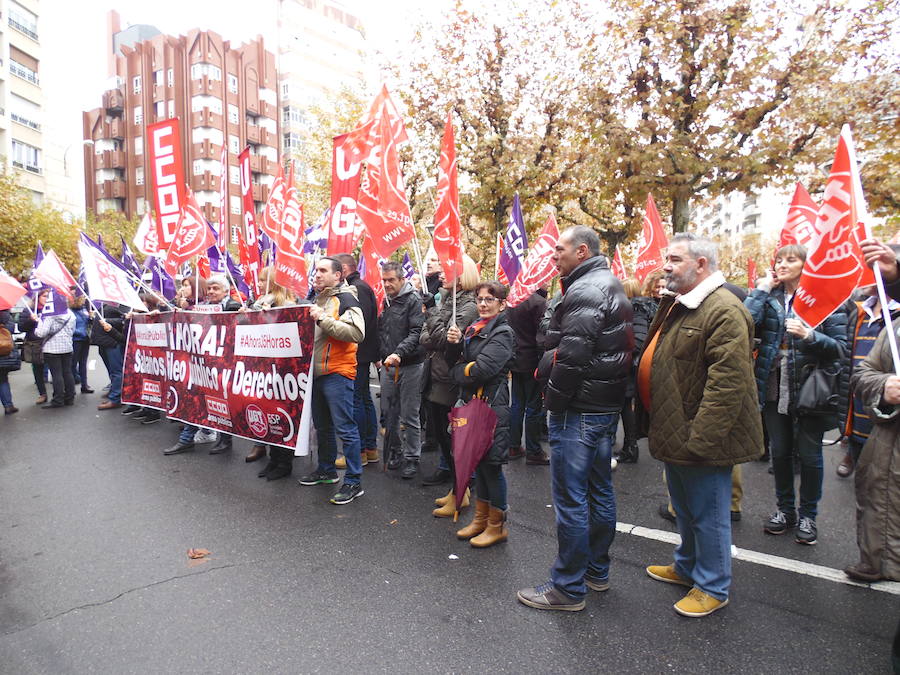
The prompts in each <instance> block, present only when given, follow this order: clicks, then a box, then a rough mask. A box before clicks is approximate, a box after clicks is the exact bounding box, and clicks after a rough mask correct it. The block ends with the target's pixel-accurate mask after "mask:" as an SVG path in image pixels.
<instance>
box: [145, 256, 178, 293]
mask: <svg viewBox="0 0 900 675" xmlns="http://www.w3.org/2000/svg"><path fill="white" fill-rule="evenodd" d="M145 264H146V266H147V269H148V270H149V271H150V288H152V289H153V290H154V291H156V292H157V293H159V294H160V295H161V296H163V297H164V298H165V299H166V300H171V299H172V298H174V297H175V280H174V279H173V278H172V277H170V276H169V274H168V272H166V271H165V270H164V269H163V268H162V265H160V264H159V258H157V257H156V256H152V255H148V256H147V260H146V261H145Z"/></svg>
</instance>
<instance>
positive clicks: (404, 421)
mask: <svg viewBox="0 0 900 675" xmlns="http://www.w3.org/2000/svg"><path fill="white" fill-rule="evenodd" d="M424 368H425V364H424V363H414V364H411V365H408V366H400V372H399V374H398V373H397V369H396V368H384V369H383V370H382V372H381V405H382V408H383V417H384V427H385V429H387V430H388V432H393V435H396V436H399V437H400V448H401V450H402V452H403V456H404V457H405V458H406V459H413V460H418V459H419V456H420V455H421V454H422V427H421V425H420V424H419V406H420V405H421V403H422V373H423V371H424ZM395 378H396V379H395ZM386 454H387V453H386Z"/></svg>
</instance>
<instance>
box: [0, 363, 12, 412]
mask: <svg viewBox="0 0 900 675" xmlns="http://www.w3.org/2000/svg"><path fill="white" fill-rule="evenodd" d="M12 404H13V400H12V389H10V388H9V371H8V370H0V405H2V406H3V407H4V408H11V407H12Z"/></svg>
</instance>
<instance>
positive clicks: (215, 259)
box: [206, 246, 226, 274]
mask: <svg viewBox="0 0 900 675" xmlns="http://www.w3.org/2000/svg"><path fill="white" fill-rule="evenodd" d="M206 257H207V258H209V271H210V274H225V273H226V272H225V256H223V255H222V252H221V251H220V250H219V247H218V246H210V247H209V249H208V250H207V251H206Z"/></svg>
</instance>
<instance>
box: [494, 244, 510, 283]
mask: <svg viewBox="0 0 900 675" xmlns="http://www.w3.org/2000/svg"><path fill="white" fill-rule="evenodd" d="M501 255H503V235H501V234H500V233H499V232H498V233H497V261H496V263H495V264H494V271H495V272H496V277H497V281H499V282H500V283H501V284H503V285H504V286H509V285H510V283H509V277H508V276H506V272H504V271H503V266H502V265H501V264H500V256H501Z"/></svg>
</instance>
